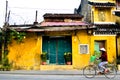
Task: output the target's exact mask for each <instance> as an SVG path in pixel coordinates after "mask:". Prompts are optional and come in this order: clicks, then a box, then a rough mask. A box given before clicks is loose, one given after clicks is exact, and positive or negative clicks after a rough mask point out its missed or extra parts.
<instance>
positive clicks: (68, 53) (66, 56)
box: [64, 52, 72, 65]
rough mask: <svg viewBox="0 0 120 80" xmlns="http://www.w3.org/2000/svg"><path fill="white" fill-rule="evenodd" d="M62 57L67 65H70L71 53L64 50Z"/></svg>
mask: <svg viewBox="0 0 120 80" xmlns="http://www.w3.org/2000/svg"><path fill="white" fill-rule="evenodd" d="M64 59H65V63H66V64H67V65H71V64H72V53H71V52H65V53H64Z"/></svg>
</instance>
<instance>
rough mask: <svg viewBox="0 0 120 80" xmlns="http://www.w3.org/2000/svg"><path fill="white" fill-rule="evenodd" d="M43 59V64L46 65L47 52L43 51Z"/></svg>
mask: <svg viewBox="0 0 120 80" xmlns="http://www.w3.org/2000/svg"><path fill="white" fill-rule="evenodd" d="M41 60H42V64H43V65H45V64H46V61H47V52H42V54H41Z"/></svg>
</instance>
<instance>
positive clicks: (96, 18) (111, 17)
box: [92, 6, 115, 22]
mask: <svg viewBox="0 0 120 80" xmlns="http://www.w3.org/2000/svg"><path fill="white" fill-rule="evenodd" d="M99 9H100V8H97V7H96V8H95V7H94V6H93V7H92V11H93V12H94V22H101V21H99V17H100V16H99ZM103 9H104V11H105V21H103V22H115V16H114V14H112V12H111V11H113V10H115V7H113V8H111V7H110V8H103Z"/></svg>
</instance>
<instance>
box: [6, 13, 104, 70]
mask: <svg viewBox="0 0 120 80" xmlns="http://www.w3.org/2000/svg"><path fill="white" fill-rule="evenodd" d="M43 17H44V21H43V22H41V23H40V24H35V25H10V26H9V29H15V30H17V31H19V34H20V33H22V32H25V33H26V35H24V39H23V42H21V43H17V42H16V40H12V43H11V44H9V46H8V50H9V53H8V59H9V63H11V64H12V66H13V69H27V70H58V69H62V70H64V69H82V68H83V67H84V66H85V65H87V64H88V63H89V57H90V55H91V53H92V52H91V50H92V49H91V48H92V46H93V44H91V42H92V43H94V42H93V40H92V38H91V35H92V32H91V31H92V30H93V27H92V26H90V25H89V24H87V23H85V22H82V19H83V16H82V15H79V14H45V15H44V16H43ZM19 34H18V35H19ZM13 38H14V37H13ZM93 39H94V38H93ZM105 40H106V39H105ZM45 52H46V53H47V60H46V64H43V62H42V58H41V54H42V53H45ZM65 53H71V55H72V60H71V63H70V64H69V65H68V64H67V62H66V60H65V58H64V57H65ZM44 59H45V58H44Z"/></svg>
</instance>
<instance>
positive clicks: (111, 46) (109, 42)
mask: <svg viewBox="0 0 120 80" xmlns="http://www.w3.org/2000/svg"><path fill="white" fill-rule="evenodd" d="M91 39H92V40H91V44H94V41H95V40H98V41H100V40H104V41H105V48H106V50H107V56H108V61H109V62H112V61H113V60H114V59H115V58H116V36H115V35H113V36H112V35H111V36H110V35H109V36H107V35H106V36H92V37H91ZM91 52H92V53H93V52H94V47H93V48H91Z"/></svg>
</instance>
